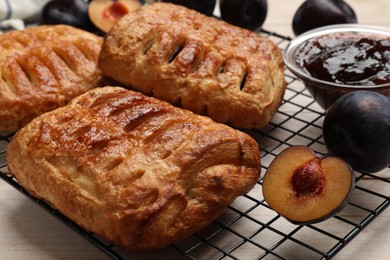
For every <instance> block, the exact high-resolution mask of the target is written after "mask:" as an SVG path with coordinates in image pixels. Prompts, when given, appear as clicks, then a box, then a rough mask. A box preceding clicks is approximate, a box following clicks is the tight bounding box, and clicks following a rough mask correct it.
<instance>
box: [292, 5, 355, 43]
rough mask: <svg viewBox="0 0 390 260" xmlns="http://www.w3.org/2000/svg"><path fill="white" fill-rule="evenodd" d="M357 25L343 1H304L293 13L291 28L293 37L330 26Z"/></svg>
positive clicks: (352, 14)
mask: <svg viewBox="0 0 390 260" xmlns="http://www.w3.org/2000/svg"><path fill="white" fill-rule="evenodd" d="M339 23H357V17H356V14H355V12H354V10H353V9H352V7H351V6H350V5H348V4H347V3H346V2H345V1H343V0H306V1H305V2H303V4H302V5H301V6H300V7H299V8H298V10H297V11H296V12H295V14H294V17H293V22H292V28H293V31H294V34H295V35H299V34H302V33H304V32H306V31H308V30H311V29H314V28H317V27H320V26H325V25H331V24H339Z"/></svg>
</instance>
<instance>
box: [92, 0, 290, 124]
mask: <svg viewBox="0 0 390 260" xmlns="http://www.w3.org/2000/svg"><path fill="white" fill-rule="evenodd" d="M99 67H100V68H101V69H102V71H103V74H105V75H107V76H109V77H112V78H113V79H115V80H116V81H118V82H120V83H122V84H124V85H125V86H127V87H131V88H133V89H136V90H138V91H141V92H143V93H144V94H147V95H151V96H154V97H156V98H159V99H162V100H165V101H168V102H170V103H172V104H174V105H177V106H181V107H183V108H186V109H189V110H191V111H193V112H195V113H198V114H203V115H207V116H209V117H211V118H212V119H214V120H215V121H217V122H221V123H227V124H231V125H232V126H235V127H240V128H258V129H259V128H262V127H264V126H265V125H266V124H267V123H268V122H269V121H270V120H271V118H272V116H273V115H274V114H275V112H276V110H277V109H278V107H279V105H280V103H281V101H282V97H283V94H284V90H285V86H286V83H285V79H284V64H283V59H282V54H281V51H280V49H279V48H278V47H277V46H276V45H275V44H274V43H272V42H271V41H270V40H268V39H266V38H263V37H260V36H259V35H258V34H256V33H254V32H250V31H247V30H244V29H242V28H238V27H235V26H232V25H229V24H227V23H225V22H223V21H220V20H217V19H215V18H211V17H207V16H204V15H202V14H200V13H198V12H195V11H193V10H189V9H187V8H185V7H182V6H176V5H173V4H169V3H154V4H151V5H146V6H144V7H142V8H140V9H138V10H137V11H135V12H132V13H130V14H128V15H127V16H125V17H123V18H122V19H121V20H120V21H119V22H118V23H117V24H116V26H114V27H113V29H112V30H111V31H110V32H109V33H108V35H107V36H106V38H105V40H104V42H103V47H102V51H101V53H100V56H99Z"/></svg>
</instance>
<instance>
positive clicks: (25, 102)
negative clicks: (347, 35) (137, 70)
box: [0, 25, 102, 131]
mask: <svg viewBox="0 0 390 260" xmlns="http://www.w3.org/2000/svg"><path fill="white" fill-rule="evenodd" d="M101 43H102V38H101V37H98V36H96V35H93V34H91V33H88V32H85V31H81V30H79V29H76V28H73V27H70V26H65V25H46V26H38V27H33V28H28V29H25V30H22V31H11V32H8V33H5V34H2V35H0V131H16V130H18V129H19V128H21V127H22V126H24V125H25V124H26V123H28V122H29V121H30V120H31V119H33V118H34V117H36V116H37V115H40V114H42V113H43V112H46V111H50V110H53V109H55V108H57V107H59V106H62V105H64V104H66V103H67V102H68V101H69V100H70V99H72V98H73V97H75V96H78V95H80V94H81V93H84V92H85V91H87V90H90V89H92V88H94V87H96V86H98V84H99V81H100V79H101V72H100V70H99V69H98V68H97V66H96V63H97V57H98V53H99V51H100V48H101Z"/></svg>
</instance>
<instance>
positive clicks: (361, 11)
mask: <svg viewBox="0 0 390 260" xmlns="http://www.w3.org/2000/svg"><path fill="white" fill-rule="evenodd" d="M302 2H303V1H298V0H283V1H282V0H279V1H276V0H270V1H268V5H269V12H268V16H267V19H266V22H265V24H264V28H265V29H267V30H270V31H276V32H278V33H280V34H283V35H288V36H291V37H293V33H292V29H291V21H292V17H293V15H294V13H295V10H296V9H297V8H298V6H299V5H300V4H301V3H302ZM347 2H348V3H350V5H351V6H352V7H353V8H354V10H355V12H356V14H357V16H358V19H359V23H361V24H370V25H380V26H385V27H388V28H390V16H389V11H390V1H389V0H371V1H368V0H349V1H347ZM385 174H387V175H389V174H390V171H389V170H388V169H387V170H386V171H385ZM389 242H390V210H389V209H387V210H385V211H384V212H383V213H382V214H380V215H379V216H378V217H376V219H375V220H374V221H373V222H372V223H371V224H370V225H369V226H368V227H366V228H365V229H364V230H363V231H362V232H361V233H360V234H359V235H358V236H357V237H356V238H354V239H353V240H352V242H350V243H349V244H348V245H347V246H346V247H345V248H344V249H343V250H342V251H341V252H339V253H338V254H337V255H336V257H335V258H334V259H355V260H359V259H362V260H363V259H390V250H389V246H388V244H389ZM155 256H156V255H155V254H154V255H153V253H151V254H146V255H144V257H147V258H149V257H155ZM159 258H161V259H163V258H167V259H174V258H177V255H175V253H174V252H173V251H172V252H171V251H170V250H169V249H168V250H167V251H166V252H165V256H159ZM2 259H40V260H45V259H108V257H107V256H106V255H105V254H103V253H102V252H100V251H99V250H98V249H96V248H95V247H94V246H92V245H91V244H90V243H89V242H87V241H86V240H84V239H83V238H81V237H80V236H79V235H78V234H76V233H75V232H74V231H72V230H70V229H69V228H68V227H67V226H65V225H64V224H62V223H60V222H59V221H58V220H57V219H55V218H54V217H53V216H51V215H50V214H48V213H47V212H46V211H44V210H42V209H41V208H40V207H38V206H37V205H36V204H34V203H33V202H31V201H30V200H29V199H27V198H26V197H24V196H23V195H22V194H21V193H20V192H18V191H16V190H15V189H14V188H12V187H11V186H10V185H8V184H7V183H5V182H4V181H2V180H0V260H2ZM133 259H136V258H133ZM205 259H206V258H205Z"/></svg>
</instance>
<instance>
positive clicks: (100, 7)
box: [88, 0, 144, 32]
mask: <svg viewBox="0 0 390 260" xmlns="http://www.w3.org/2000/svg"><path fill="white" fill-rule="evenodd" d="M143 3H144V1H143V0H117V1H113V0H92V1H90V3H89V6H88V16H89V18H90V19H91V21H92V23H93V24H94V25H95V26H96V27H97V28H99V29H100V30H102V31H103V32H108V31H109V30H110V29H111V27H112V26H113V25H114V24H115V23H116V22H117V21H118V20H119V19H120V18H122V17H123V16H124V15H126V14H128V13H130V12H133V11H134V10H136V9H138V8H139V7H141V6H142V5H143Z"/></svg>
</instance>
